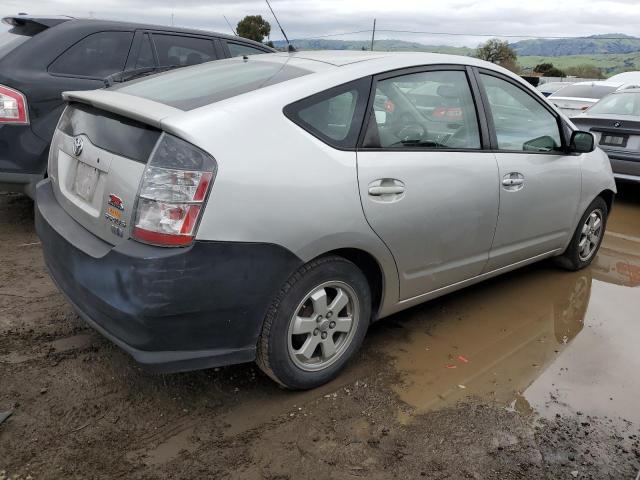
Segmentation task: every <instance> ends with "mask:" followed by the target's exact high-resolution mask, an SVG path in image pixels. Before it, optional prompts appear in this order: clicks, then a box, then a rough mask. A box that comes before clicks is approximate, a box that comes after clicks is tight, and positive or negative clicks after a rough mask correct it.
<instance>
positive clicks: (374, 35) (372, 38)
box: [371, 18, 376, 52]
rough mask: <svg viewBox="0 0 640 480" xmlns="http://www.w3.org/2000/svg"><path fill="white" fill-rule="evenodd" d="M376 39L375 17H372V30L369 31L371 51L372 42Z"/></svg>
mask: <svg viewBox="0 0 640 480" xmlns="http://www.w3.org/2000/svg"><path fill="white" fill-rule="evenodd" d="M375 39H376V19H375V18H374V19H373V32H371V51H372V52H373V42H374V40H375Z"/></svg>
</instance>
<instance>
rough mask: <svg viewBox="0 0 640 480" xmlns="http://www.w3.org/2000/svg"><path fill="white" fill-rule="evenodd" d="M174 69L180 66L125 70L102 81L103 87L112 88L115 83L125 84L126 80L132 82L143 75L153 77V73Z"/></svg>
mask: <svg viewBox="0 0 640 480" xmlns="http://www.w3.org/2000/svg"><path fill="white" fill-rule="evenodd" d="M174 68H180V65H171V66H166V67H142V68H135V69H133V70H125V71H124V72H116V73H113V74H111V75H109V76H108V77H106V78H105V79H104V85H105V87H107V88H108V87H111V86H113V84H114V83H116V82H118V83H121V82H126V81H127V80H133V79H134V78H138V77H143V76H145V75H153V74H154V73H160V72H166V71H168V70H173V69H174Z"/></svg>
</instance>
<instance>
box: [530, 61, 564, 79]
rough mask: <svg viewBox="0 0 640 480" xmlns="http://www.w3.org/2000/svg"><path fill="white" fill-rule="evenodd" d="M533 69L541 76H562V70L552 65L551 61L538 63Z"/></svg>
mask: <svg viewBox="0 0 640 480" xmlns="http://www.w3.org/2000/svg"><path fill="white" fill-rule="evenodd" d="M533 71H534V72H536V73H539V74H541V75H542V76H543V77H564V75H565V74H564V72H563V71H562V70H560V69H559V68H556V67H554V66H553V63H539V64H538V65H536V66H535V67H533Z"/></svg>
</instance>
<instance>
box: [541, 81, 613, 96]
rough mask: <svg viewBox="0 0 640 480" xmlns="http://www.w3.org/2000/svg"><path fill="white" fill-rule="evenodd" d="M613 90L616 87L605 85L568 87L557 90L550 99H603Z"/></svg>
mask: <svg viewBox="0 0 640 480" xmlns="http://www.w3.org/2000/svg"><path fill="white" fill-rule="evenodd" d="M615 90H616V87H611V86H606V85H593V84H590V85H569V86H568V87H565V88H563V89H561V90H558V91H557V92H556V93H554V94H553V95H552V97H574V98H603V97H606V96H607V95H609V94H610V93H611V92H614V91H615Z"/></svg>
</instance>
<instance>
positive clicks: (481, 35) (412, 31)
mask: <svg viewBox="0 0 640 480" xmlns="http://www.w3.org/2000/svg"><path fill="white" fill-rule="evenodd" d="M378 32H387V33H417V34H423V35H449V36H457V37H496V38H533V39H541V40H565V39H566V40H572V39H576V38H590V39H592V40H637V38H636V37H598V36H593V35H592V36H590V37H567V36H541V35H502V34H496V33H494V34H491V33H459V32H426V31H419V30H390V29H386V30H383V29H381V28H379V29H378Z"/></svg>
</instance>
